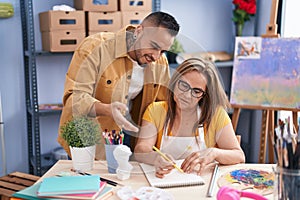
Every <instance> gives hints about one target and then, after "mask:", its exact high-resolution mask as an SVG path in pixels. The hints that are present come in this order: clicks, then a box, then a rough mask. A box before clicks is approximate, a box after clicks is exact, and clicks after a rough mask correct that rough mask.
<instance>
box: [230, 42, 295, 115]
mask: <svg viewBox="0 0 300 200" xmlns="http://www.w3.org/2000/svg"><path fill="white" fill-rule="evenodd" d="M299 46H300V39H299V38H261V37H238V38H236V47H235V55H234V63H233V72H232V87H231V96H230V103H231V104H232V105H233V106H234V105H239V106H240V107H245V108H254V109H260V108H261V109H266V108H267V109H275V110H299V109H300V48H299Z"/></svg>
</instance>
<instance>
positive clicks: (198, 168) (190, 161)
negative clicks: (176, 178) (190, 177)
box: [181, 148, 216, 175]
mask: <svg viewBox="0 0 300 200" xmlns="http://www.w3.org/2000/svg"><path fill="white" fill-rule="evenodd" d="M215 158H216V155H215V148H207V149H204V150H202V151H198V152H193V153H191V154H190V155H189V156H188V157H186V158H185V160H184V161H183V163H182V164H181V169H182V170H183V171H184V172H186V173H191V172H193V171H195V172H197V174H198V175H200V174H201V172H202V170H203V169H204V168H205V166H206V165H208V164H209V163H212V162H213V161H214V160H215Z"/></svg>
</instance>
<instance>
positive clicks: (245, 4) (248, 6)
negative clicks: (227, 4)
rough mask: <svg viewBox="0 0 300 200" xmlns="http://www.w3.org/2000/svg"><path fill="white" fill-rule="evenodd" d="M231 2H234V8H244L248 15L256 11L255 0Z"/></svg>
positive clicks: (234, 0) (235, 0)
mask: <svg viewBox="0 0 300 200" xmlns="http://www.w3.org/2000/svg"><path fill="white" fill-rule="evenodd" d="M232 3H233V4H235V6H236V9H240V10H244V11H245V12H246V13H248V14H250V15H254V14H255V13H256V0H233V1H232Z"/></svg>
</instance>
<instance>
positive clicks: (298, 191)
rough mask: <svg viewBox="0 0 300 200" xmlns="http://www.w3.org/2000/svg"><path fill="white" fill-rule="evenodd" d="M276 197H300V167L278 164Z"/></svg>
mask: <svg viewBox="0 0 300 200" xmlns="http://www.w3.org/2000/svg"><path fill="white" fill-rule="evenodd" d="M275 175H276V178H275V187H274V199H276V200H277V199H278V200H296V199H299V197H300V169H290V168H285V167H280V166H278V167H277V168H276V170H275Z"/></svg>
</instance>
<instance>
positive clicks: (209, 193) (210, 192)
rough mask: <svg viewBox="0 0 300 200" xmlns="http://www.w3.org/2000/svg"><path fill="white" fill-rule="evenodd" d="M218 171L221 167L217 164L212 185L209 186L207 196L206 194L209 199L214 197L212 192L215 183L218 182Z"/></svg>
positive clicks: (212, 177) (211, 181) (211, 180)
mask: <svg viewBox="0 0 300 200" xmlns="http://www.w3.org/2000/svg"><path fill="white" fill-rule="evenodd" d="M218 170H219V165H218V164H216V165H215V169H214V172H213V174H212V175H211V179H210V184H209V187H208V190H207V194H206V196H207V197H212V191H213V188H214V185H215V182H216V176H217V172H218Z"/></svg>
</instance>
